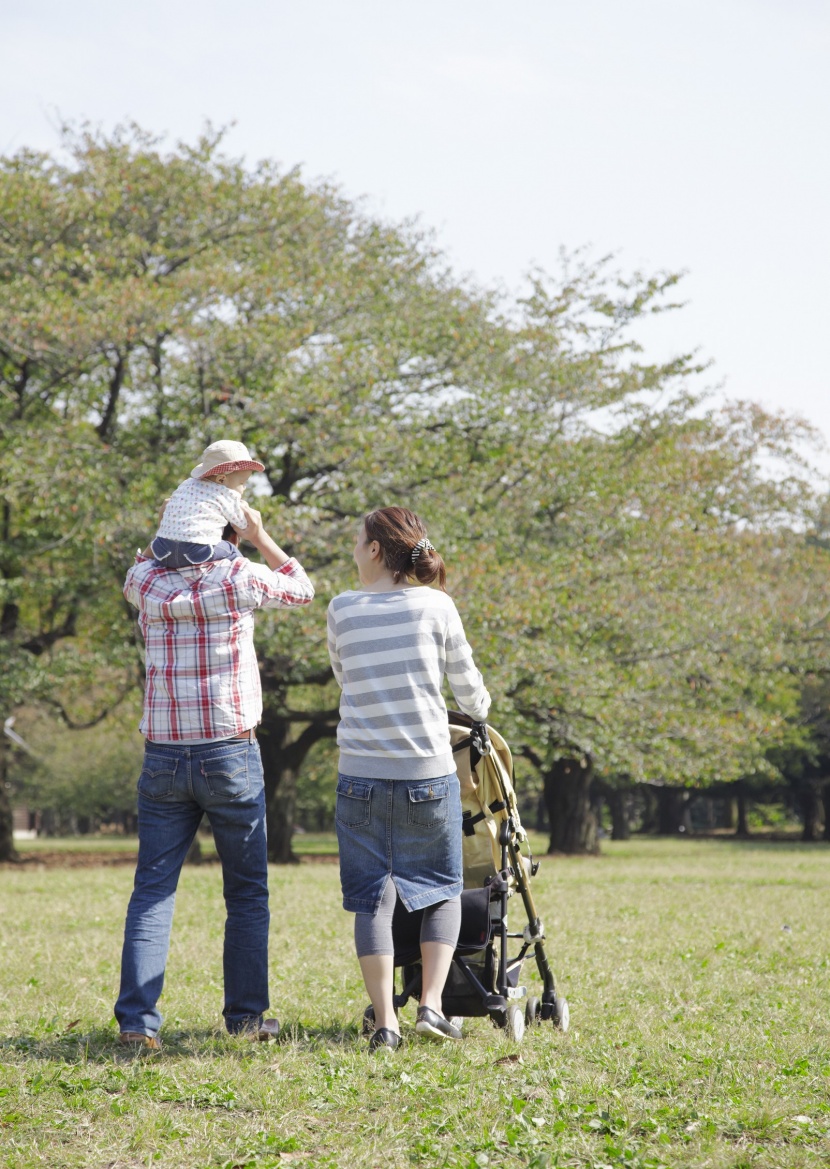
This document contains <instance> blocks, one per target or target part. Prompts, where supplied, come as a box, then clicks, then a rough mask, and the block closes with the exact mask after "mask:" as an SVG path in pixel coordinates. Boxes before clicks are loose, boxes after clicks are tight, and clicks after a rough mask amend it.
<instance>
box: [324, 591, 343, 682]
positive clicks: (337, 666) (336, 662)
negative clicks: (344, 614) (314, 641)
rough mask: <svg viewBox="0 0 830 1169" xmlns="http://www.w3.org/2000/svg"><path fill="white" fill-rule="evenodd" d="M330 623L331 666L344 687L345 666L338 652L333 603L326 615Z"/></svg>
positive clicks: (336, 679) (335, 676) (335, 677)
mask: <svg viewBox="0 0 830 1169" xmlns="http://www.w3.org/2000/svg"><path fill="white" fill-rule="evenodd" d="M326 621H327V625H328V647H329V658H330V659H331V668H332V670H333V671H334V680H335V682H336V683H337V685H338V686H339V687H340V689H341V690H342V689H343V666H342V664H341V662H340V654H339V653H338V652H337V627H336V623H335V619H334V610H333V609H332V607H331V605H329V607H328V613H327V617H326Z"/></svg>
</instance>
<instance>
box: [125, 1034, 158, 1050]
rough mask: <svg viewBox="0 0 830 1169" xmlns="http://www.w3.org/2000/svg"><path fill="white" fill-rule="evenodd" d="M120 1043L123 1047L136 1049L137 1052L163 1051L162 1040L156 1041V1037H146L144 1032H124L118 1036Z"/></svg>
mask: <svg viewBox="0 0 830 1169" xmlns="http://www.w3.org/2000/svg"><path fill="white" fill-rule="evenodd" d="M118 1042H119V1043H120V1044H121V1045H122V1047H134V1048H135V1049H136V1050H137V1051H138V1050H139V1049H142V1048H143V1049H146V1050H147V1051H161V1040H160V1039H156V1037H155V1035H145V1034H144V1032H143V1031H122V1032H121V1034H120V1035H119V1036H118Z"/></svg>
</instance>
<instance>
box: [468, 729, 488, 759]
mask: <svg viewBox="0 0 830 1169" xmlns="http://www.w3.org/2000/svg"><path fill="white" fill-rule="evenodd" d="M470 738H471V739H472V746H473V747H474V748H475V750H476V751H478V753H479V755H489V754H490V752H491V750H492V746H491V744H490V736H489V734H488V733H487V723H473V725H472V727H471V728H470Z"/></svg>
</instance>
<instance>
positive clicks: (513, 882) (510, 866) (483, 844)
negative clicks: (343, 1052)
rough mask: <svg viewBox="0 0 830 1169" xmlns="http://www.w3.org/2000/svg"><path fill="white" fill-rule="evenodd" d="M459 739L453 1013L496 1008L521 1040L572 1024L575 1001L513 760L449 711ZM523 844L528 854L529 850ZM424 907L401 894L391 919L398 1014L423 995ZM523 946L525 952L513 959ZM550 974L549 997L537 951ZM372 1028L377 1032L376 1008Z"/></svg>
mask: <svg viewBox="0 0 830 1169" xmlns="http://www.w3.org/2000/svg"><path fill="white" fill-rule="evenodd" d="M449 722H450V739H451V741H452V748H453V753H454V754H455V756H456V768H457V771H458V778H459V781H460V784H461V805H462V809H463V831H464V839H463V842H462V843H463V850H464V892H463V893H462V894H461V932H460V935H459V939H458V946H457V948H456V950H455V953H454V955H453V961H452V966H451V967H450V973H449V976H448V978H447V983H446V986H445V987H444V994H443V1009H444V1014H445V1015H446V1016H447V1018H456V1019H461V1018H472V1017H476V1016H484V1015H489V1016H490V1018H491V1019H492V1020H493V1023H494V1024H495V1025H496V1026H497V1027H501V1028H504V1029H505V1030H506V1031H507V1033H508V1035H509V1036H510V1037H511V1038H512V1039H514V1040H515V1041H517V1042H520V1041H521V1040H522V1038H523V1037H524V1033H525V1026H526V1025H534V1024H536V1023H538V1022H539V1021H540V1020H541V1021H546V1022H551V1023H553V1025H554V1026H555V1027H558V1028H559V1030H560V1031H567V1030H568V1023H569V1012H568V1003H567V1001H566V999H564V998H563V997H562V996H561V995H559V994H557V992H556V986H555V983H554V978H553V971H552V970H551V968H550V965H549V963H548V958H547V954H546V952H545V930H544V926H543V925H542V922H541V920H540V919H539V915H538V914H537V912H536V907H535V905H534V903H533V895H532V893H531V891H530V880H531V878H532V877H535V876H536V873H537V871H538V869H539V862H538V861H535V860H534V859H533V856H532V855H531V853H530V849H529V847H528V842H527V834H526V833H525V831H524V829H523V828H522V824H521V820H520V818H519V810H518V807H517V805H516V793H515V791H514V790H513V761H512V758H511V755H510V749H509V747H508V746H507V743H505V741H504V739H503V738H502V737H501V735H499V734H498V732H497V731H494V730H493V729H492V728H491V727H487V726H486V725H485V724H483V723H474V722H473V721H472V719H470V718H468V717H467V716H466V715H463V714H458V713H457V712H456V711H450V712H449ZM523 849H524V852H523V851H522V850H523ZM512 897H519V898H520V899H521V902H522V906H523V908H524V913H525V917H526V924H523V926H522V928H521V930H515V929H514V930H511V929H510V926H509V924H508V920H507V918H508V902H509V901H510V899H511V898H512ZM422 915H423V911H420V912H415V913H407V911H406V909H404V907H403V905H402V904H401V902H400V901H398V903H397V905H396V906H395V912H394V916H393V918H392V936H393V940H394V945H395V966H396V967H400V968H401V970H402V981H403V986H402V990H401V993H400V994H396V995H395V1010H396V1012H397V1011H399V1010H400V1008H401V1007H403V1006H404V1005H405V1004H406V1003H407V1002H408V1001H409V999H410V998H412V997H415V998H417V997H418V996H419V995H420V993H421V960H420V947H419V938H420V930H421V917H422ZM511 943H515V944H516V945H517V947H518V952H517V953H516V954H515V957H512V958H511V957H510V956H509V947H510V944H511ZM531 949H532V950H533V953H534V957H535V959H536V966H537V968H538V971H539V975H540V977H541V979H542V983H543V987H542V994H541V998H540V997H538V996H537V995H533V994H528V989H527V986H525V985H524V984H522V983H521V982H520V978H521V975H522V967H523V964H524V961H525V958H526V957H527V955H528V953H529V951H530V950H531ZM363 1030H364V1034H369V1033H371V1031H373V1030H374V1012H373V1010H372V1008H371V1006H370V1007H367V1009H366V1011H365V1012H364V1016H363Z"/></svg>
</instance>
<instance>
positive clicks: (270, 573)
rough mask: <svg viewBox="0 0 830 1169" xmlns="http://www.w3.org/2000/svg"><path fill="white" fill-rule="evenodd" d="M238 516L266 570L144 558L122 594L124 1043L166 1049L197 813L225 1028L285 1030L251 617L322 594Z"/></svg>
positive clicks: (241, 561) (118, 1013) (120, 1004)
mask: <svg viewBox="0 0 830 1169" xmlns="http://www.w3.org/2000/svg"><path fill="white" fill-rule="evenodd" d="M243 507H244V509H245V514H246V517H247V520H248V524H247V527H246V528H245V538H246V539H247V540H249V541H250V542H251V543H252V544H253V546H254V547H255V548H256V549H257V550H258V551H259V552H260V553H261V554H262V556H263V558H264V560H265V562H266V564H267V566H268V567H267V568H266V567H265V565H261V564H254V563H252V562H251V561H249V560H247V559H245V558H244V557H237V558H235V559H229V560H215V561H209V562H208V563H204V564H200V565H194V566H193V567H188V568H180V569H178V570H173V569H165V568H163V567H161V566H160V565H159V564H158V563H157V562H156V561H154V560H153V559H151V558H150V556H149V554H148V552H149V550H148V552H145V553H144V554H143V555H139V556H137V557H136V562H135V564H134V565H133V566H132V568H131V569H130V570H129V572H128V573H127V580H126V583H125V585H124V595H125V596H126V598H127V600H128V601H129V602H130V603H131V604H133V605H135V606H136V608H137V609H138V611H139V625H140V627H141V631H142V634H143V636H144V643H145V656H146V663H147V678H146V683H145V692H144V713H143V717H142V720H141V724H140V729H141V732H142V734H144V735H145V736H146V745H145V753H144V763H143V767H142V771H141V776H140V777H139V780H138V839H139V847H138V865H137V868H136V875H135V887H134V890H133V894H132V897H131V899H130V904H129V908H128V910H127V921H126V926H125V929H124V949H123V953H122V959H121V989H120V993H119V996H118V1001H117V1003H116V1004H115V1017H116V1019H117V1020H118V1023H119V1026H120V1029H121V1034H120V1040H121V1042H122V1043H124V1044H126V1045H134V1046H136V1047H146V1048H150V1049H152V1050H156V1049H158V1048H160V1046H161V1044H160V1041H159V1039H158V1038H157V1036H158V1031H159V1027H160V1026H161V1021H162V1016H161V1015H160V1013H159V1011H158V1009H157V1006H156V1004H157V1002H158V998H159V996H160V994H161V990H162V986H163V984H164V968H165V965H166V962H167V949H168V944H169V940H170V927H171V925H172V921H173V905H174V902H175V897H176V886H177V884H178V879H179V873H180V871H181V867H182V863H183V861H184V859H185V857H186V855H187V852H188V850H189V848H190V846H191V844H192V843H193V839H194V837H195V835H196V829H197V828H198V826H199V822H200V821H201V819H202V814H203V813H205V814H206V815H207V817H208V819H209V821H210V824H211V827H212V829H213V837H214V840H215V842H216V849H217V852H218V853H219V857H220V859H221V861H222V874H223V879H224V894H225V906H226V910H227V919H226V922H225V947H224V975H225V1006H224V1010H223V1015H224V1017H225V1026H226V1027H227V1029H228V1031H229V1032H231V1033H232V1034H239V1033H245V1034H247V1035H248V1036H250V1037H251V1038H254V1039H257V1038H259V1039H267V1038H270V1037H271V1036H272V1035H275V1034H276V1033H277V1031H278V1030H279V1024H278V1023H277V1021H276V1019H267V1020H264V1021H263V1014H264V1012H265V1011H266V1009H267V1008H268V1005H269V1002H268V924H269V910H268V871H267V849H266V838H265V792H264V786H263V776H262V763H261V760H260V755H259V745H258V744H257V741H256V734H255V728H256V725H257V723H258V722H259V720H260V717H261V715H262V691H261V687H260V680H259V670H258V668H257V661H256V656H255V653H254V636H253V635H254V612H255V611H256V610H257V609H280V608H290V607H293V606H295V605H307V604H308V603H309V602H310V601H311V600H312V598H313V596H314V588H313V586H312V584H311V582H310V581H309V579H308V577H307V576H306V574H305V572H304V570H303V569H302V567H301V566H300V564H299V563H298V562H297V561H296V560H295V559H293V558H290V557H288V556H287V555H286V553H285V552H283V550H282V549H281V548H280V547H278V545H277V544H275V543H274V541H273V540H272V539H271V537H270V536H269V535H268V534H267V532H266V531H265V529H264V527H263V525H262V518H261V516H260V514H259V512H257V511H254V510H253V509H252V508H250V507H248V505H247V504H243ZM228 532H229V534H230V529H228ZM233 536H234V537H235V533H233ZM226 538H227V537H226Z"/></svg>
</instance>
